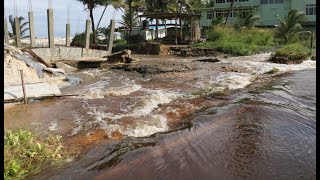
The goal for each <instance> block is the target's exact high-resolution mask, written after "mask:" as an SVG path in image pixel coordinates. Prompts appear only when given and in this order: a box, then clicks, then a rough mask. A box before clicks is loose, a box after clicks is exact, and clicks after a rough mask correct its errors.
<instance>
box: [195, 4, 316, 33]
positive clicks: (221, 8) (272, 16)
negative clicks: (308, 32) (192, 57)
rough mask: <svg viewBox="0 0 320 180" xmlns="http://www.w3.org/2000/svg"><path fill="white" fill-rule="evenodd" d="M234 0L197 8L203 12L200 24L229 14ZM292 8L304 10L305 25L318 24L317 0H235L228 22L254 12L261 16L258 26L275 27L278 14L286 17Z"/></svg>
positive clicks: (208, 24)
mask: <svg viewBox="0 0 320 180" xmlns="http://www.w3.org/2000/svg"><path fill="white" fill-rule="evenodd" d="M231 1H232V0H215V2H214V7H209V8H201V9H196V10H195V13H196V14H201V20H200V26H201V27H204V28H205V27H209V26H210V25H211V21H212V19H214V18H217V17H219V16H223V17H224V19H225V18H226V16H227V15H228V11H229V8H230V4H231ZM291 9H297V10H299V11H303V12H304V13H305V14H306V21H305V23H304V24H302V25H303V26H306V27H308V26H311V27H314V26H315V24H316V0H234V4H233V8H232V11H231V13H230V15H229V18H228V22H227V23H228V24H235V23H236V22H237V21H238V18H239V17H240V16H243V15H244V14H245V13H248V12H253V13H254V14H256V15H257V16H259V17H260V18H261V21H260V22H258V23H257V24H256V26H260V27H261V26H262V27H274V25H276V24H279V21H278V18H277V17H276V15H279V16H280V17H281V18H284V17H285V16H286V15H287V14H288V12H289V11H290V10H291Z"/></svg>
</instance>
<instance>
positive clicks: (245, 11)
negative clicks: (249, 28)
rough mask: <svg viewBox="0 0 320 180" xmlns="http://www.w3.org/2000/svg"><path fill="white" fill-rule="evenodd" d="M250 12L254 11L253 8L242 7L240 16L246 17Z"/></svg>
mask: <svg viewBox="0 0 320 180" xmlns="http://www.w3.org/2000/svg"><path fill="white" fill-rule="evenodd" d="M250 13H252V9H241V10H239V17H240V18H244V17H246V16H247V15H248V14H250Z"/></svg>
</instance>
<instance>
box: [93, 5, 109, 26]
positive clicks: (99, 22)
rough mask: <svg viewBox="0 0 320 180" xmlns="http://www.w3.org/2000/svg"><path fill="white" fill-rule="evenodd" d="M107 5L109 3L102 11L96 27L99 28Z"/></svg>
mask: <svg viewBox="0 0 320 180" xmlns="http://www.w3.org/2000/svg"><path fill="white" fill-rule="evenodd" d="M107 7H108V5H106V7H104V10H103V12H102V14H101V16H100V19H99V22H98V25H97V28H96V29H98V28H99V25H100V22H101V20H102V17H103V15H104V12H105V11H106V9H107Z"/></svg>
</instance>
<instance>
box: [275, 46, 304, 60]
mask: <svg viewBox="0 0 320 180" xmlns="http://www.w3.org/2000/svg"><path fill="white" fill-rule="evenodd" d="M309 55H310V53H309V49H308V48H307V47H306V46H304V45H302V44H301V43H294V44H288V45H285V46H283V47H281V48H279V49H278V50H276V52H275V54H274V56H278V57H286V58H288V59H289V60H305V59H307V58H308V57H309Z"/></svg>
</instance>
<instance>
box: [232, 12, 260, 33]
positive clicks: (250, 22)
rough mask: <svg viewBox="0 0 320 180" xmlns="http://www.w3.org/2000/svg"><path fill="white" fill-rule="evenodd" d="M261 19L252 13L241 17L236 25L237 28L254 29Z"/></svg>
mask: <svg viewBox="0 0 320 180" xmlns="http://www.w3.org/2000/svg"><path fill="white" fill-rule="evenodd" d="M260 19H261V18H260V17H259V16H256V15H254V14H253V13H252V12H251V13H248V14H246V15H245V16H244V17H240V18H239V20H238V23H237V24H236V25H235V27H237V28H240V29H241V28H249V29H250V28H252V27H254V25H255V24H256V23H257V22H258V21H260Z"/></svg>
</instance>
